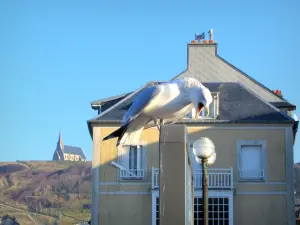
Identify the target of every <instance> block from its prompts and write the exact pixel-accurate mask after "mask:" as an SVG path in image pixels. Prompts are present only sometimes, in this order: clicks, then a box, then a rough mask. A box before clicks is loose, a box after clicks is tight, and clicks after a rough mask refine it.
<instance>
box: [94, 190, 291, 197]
mask: <svg viewBox="0 0 300 225" xmlns="http://www.w3.org/2000/svg"><path fill="white" fill-rule="evenodd" d="M98 194H101V195H102V194H103V195H151V194H152V195H153V196H155V197H158V196H159V193H158V190H156V191H151V192H150V191H100V192H98ZM287 194H288V192H287V191H237V192H234V191H233V190H219V191H217V190H209V192H208V196H212V197H213V196H217V197H218V196H221V197H222V196H223V197H224V196H230V195H232V196H233V195H287ZM199 196H200V197H201V196H202V190H194V197H199Z"/></svg>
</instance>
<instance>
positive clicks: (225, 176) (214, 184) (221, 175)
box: [152, 167, 233, 189]
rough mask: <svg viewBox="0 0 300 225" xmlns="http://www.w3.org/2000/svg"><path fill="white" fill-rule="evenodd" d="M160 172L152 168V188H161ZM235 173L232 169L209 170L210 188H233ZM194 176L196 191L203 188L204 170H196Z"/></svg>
mask: <svg viewBox="0 0 300 225" xmlns="http://www.w3.org/2000/svg"><path fill="white" fill-rule="evenodd" d="M158 173H159V170H158V169H157V168H153V167H152V188H153V189H155V188H159V176H158ZM232 174H233V171H232V168H228V169H219V168H209V169H208V188H228V189H232V188H233V176H232ZM193 176H194V187H195V189H198V188H200V189H201V188H202V170H196V172H195V173H194V174H193Z"/></svg>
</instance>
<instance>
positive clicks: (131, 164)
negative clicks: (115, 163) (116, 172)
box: [119, 145, 145, 180]
mask: <svg viewBox="0 0 300 225" xmlns="http://www.w3.org/2000/svg"><path fill="white" fill-rule="evenodd" d="M119 164H121V165H122V167H123V169H120V178H121V179H124V180H126V179H142V178H144V175H145V170H144V154H143V146H141V145H135V146H123V148H122V150H121V152H120V153H119Z"/></svg>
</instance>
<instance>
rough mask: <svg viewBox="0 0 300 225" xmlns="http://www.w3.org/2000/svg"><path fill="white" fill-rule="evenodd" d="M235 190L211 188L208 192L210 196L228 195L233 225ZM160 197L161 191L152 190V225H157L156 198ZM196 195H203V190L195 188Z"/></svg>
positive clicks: (230, 222) (231, 224)
mask: <svg viewBox="0 0 300 225" xmlns="http://www.w3.org/2000/svg"><path fill="white" fill-rule="evenodd" d="M233 192H234V191H233V190H220V191H217V190H210V191H209V192H208V197H227V198H228V200H229V225H233V219H234V218H233V216H234V215H233ZM158 197H159V191H158V190H153V191H152V217H151V218H152V223H151V225H156V198H158ZM194 197H202V191H200V190H194Z"/></svg>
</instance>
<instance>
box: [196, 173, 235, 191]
mask: <svg viewBox="0 0 300 225" xmlns="http://www.w3.org/2000/svg"><path fill="white" fill-rule="evenodd" d="M194 186H195V188H202V170H196V172H195V173H194ZM208 188H230V189H232V188H233V176H232V168H228V169H219V168H210V169H208Z"/></svg>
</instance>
